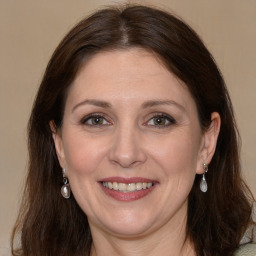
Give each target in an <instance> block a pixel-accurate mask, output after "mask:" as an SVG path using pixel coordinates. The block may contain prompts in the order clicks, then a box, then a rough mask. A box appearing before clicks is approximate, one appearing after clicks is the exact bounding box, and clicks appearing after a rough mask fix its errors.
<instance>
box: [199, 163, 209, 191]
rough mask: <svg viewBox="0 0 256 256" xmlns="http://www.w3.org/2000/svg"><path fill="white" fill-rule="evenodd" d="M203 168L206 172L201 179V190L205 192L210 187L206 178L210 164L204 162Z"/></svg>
mask: <svg viewBox="0 0 256 256" xmlns="http://www.w3.org/2000/svg"><path fill="white" fill-rule="evenodd" d="M203 169H204V174H203V177H202V179H201V181H200V190H201V191H202V192H204V193H205V192H206V191H207V189H208V186H207V182H206V179H205V174H206V173H207V172H208V165H207V164H206V163H204V164H203Z"/></svg>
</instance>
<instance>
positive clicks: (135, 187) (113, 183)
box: [99, 177, 158, 201]
mask: <svg viewBox="0 0 256 256" xmlns="http://www.w3.org/2000/svg"><path fill="white" fill-rule="evenodd" d="M99 184H100V186H101V188H102V190H103V191H104V192H105V193H106V194H107V195H108V196H110V197H112V198H114V199H116V200H119V201H134V200H138V199H141V198H143V197H145V196H147V195H148V194H149V193H151V192H152V191H153V190H154V189H155V187H156V185H157V184H158V182H157V181H155V180H151V179H146V178H141V177H132V178H123V177H109V178H106V179H103V180H101V181H100V182H99Z"/></svg>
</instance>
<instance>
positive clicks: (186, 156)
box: [150, 132, 200, 174]
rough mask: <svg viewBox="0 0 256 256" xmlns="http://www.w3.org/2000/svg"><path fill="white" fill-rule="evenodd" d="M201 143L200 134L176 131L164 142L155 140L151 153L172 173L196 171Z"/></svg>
mask: <svg viewBox="0 0 256 256" xmlns="http://www.w3.org/2000/svg"><path fill="white" fill-rule="evenodd" d="M157 143H158V144H157ZM157 145H158V146H157ZM199 145H200V137H199V136H197V135H195V134H194V136H192V135H191V134H190V132H188V133H175V134H172V135H171V136H168V137H166V138H164V139H163V141H162V142H160V141H158V142H154V147H152V150H151V152H150V154H151V157H152V158H154V159H155V160H156V161H158V163H159V164H161V165H162V167H163V169H165V170H167V171H168V172H170V173H173V174H182V173H183V172H186V171H187V172H196V165H197V160H198V153H199Z"/></svg>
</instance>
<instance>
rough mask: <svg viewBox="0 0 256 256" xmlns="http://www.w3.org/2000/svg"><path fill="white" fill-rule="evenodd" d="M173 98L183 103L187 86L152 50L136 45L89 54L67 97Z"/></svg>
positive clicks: (189, 96) (122, 99) (186, 94)
mask: <svg viewBox="0 0 256 256" xmlns="http://www.w3.org/2000/svg"><path fill="white" fill-rule="evenodd" d="M152 97H153V98H156V99H158V98H159V99H164V98H169V99H170V98H171V100H173V99H175V100H177V101H179V102H180V103H182V104H184V105H186V104H187V102H188V100H190V101H191V100H192V101H193V99H192V97H191V95H190V93H189V91H188V88H187V86H186V85H185V84H184V83H183V82H182V81H180V80H179V79H178V78H177V77H176V76H175V75H174V74H173V73H171V72H170V71H169V70H168V69H167V68H166V67H165V65H164V64H163V62H162V61H161V60H160V58H158V57H157V55H156V54H154V53H152V52H149V51H147V50H144V49H140V48H131V49H125V50H114V51H104V52H100V53H97V54H96V55H94V56H93V57H91V58H90V60H88V61H87V62H86V63H85V64H84V65H83V66H82V67H81V69H80V71H79V73H78V74H77V76H76V78H75V80H74V82H73V84H72V86H71V88H70V91H69V94H68V100H69V101H70V100H71V101H79V100H83V99H84V98H100V99H102V98H104V99H105V100H113V99H116V100H119V101H120V100H121V101H122V102H123V103H124V102H129V100H141V101H143V100H148V98H152Z"/></svg>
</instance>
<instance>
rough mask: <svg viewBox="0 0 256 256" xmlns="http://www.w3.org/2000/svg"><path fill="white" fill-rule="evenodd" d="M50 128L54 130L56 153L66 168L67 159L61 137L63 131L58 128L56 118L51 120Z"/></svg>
mask: <svg viewBox="0 0 256 256" xmlns="http://www.w3.org/2000/svg"><path fill="white" fill-rule="evenodd" d="M49 125H50V129H51V131H52V138H53V141H54V145H55V150H56V154H57V156H58V160H59V164H60V166H61V168H65V166H66V161H65V153H64V148H63V142H62V137H61V132H60V131H58V130H57V127H56V124H55V123H54V120H51V121H50V122H49Z"/></svg>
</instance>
